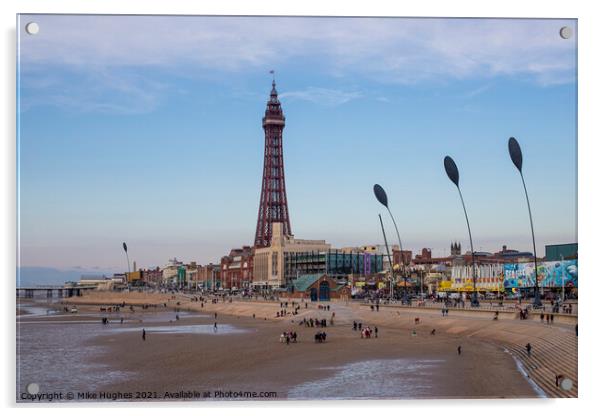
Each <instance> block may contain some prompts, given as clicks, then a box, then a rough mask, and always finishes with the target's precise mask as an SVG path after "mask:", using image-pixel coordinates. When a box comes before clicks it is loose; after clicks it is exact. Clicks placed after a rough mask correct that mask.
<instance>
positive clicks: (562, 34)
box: [560, 26, 573, 39]
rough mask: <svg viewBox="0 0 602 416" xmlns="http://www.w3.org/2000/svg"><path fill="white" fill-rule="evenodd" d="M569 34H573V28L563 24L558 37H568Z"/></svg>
mask: <svg viewBox="0 0 602 416" xmlns="http://www.w3.org/2000/svg"><path fill="white" fill-rule="evenodd" d="M571 36H573V29H571V28H570V27H569V26H563V27H561V28H560V37H561V38H562V39H569V38H570V37H571Z"/></svg>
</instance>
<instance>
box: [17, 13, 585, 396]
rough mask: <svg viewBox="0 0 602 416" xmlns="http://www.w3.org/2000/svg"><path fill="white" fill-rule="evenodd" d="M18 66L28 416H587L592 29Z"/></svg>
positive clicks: (108, 39) (507, 22) (81, 26)
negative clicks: (417, 411)
mask: <svg viewBox="0 0 602 416" xmlns="http://www.w3.org/2000/svg"><path fill="white" fill-rule="evenodd" d="M17 43H18V44H17V64H18V67H17V96H16V103H17V149H18V152H17V168H18V172H17V177H18V186H17V191H18V268H17V275H16V296H17V314H16V325H17V339H16V343H17V359H16V370H17V371H16V374H17V379H16V394H17V398H16V400H17V402H20V403H28V402H44V403H48V402H52V403H61V402H77V403H90V402H91V403H98V402H106V401H133V402H158V401H189V400H191V401H199V402H204V401H215V400H252V401H280V400H284V401H286V400H293V399H294V400H299V399H301V400H317V399H338V400H341V399H449V398H458V399H464V398H563V397H577V395H578V384H577V381H578V380H577V318H578V284H577V267H578V253H577V211H576V209H577V208H576V206H577V204H576V201H577V186H576V178H577V122H576V120H577V101H576V95H577V20H576V19H502V18H499V19H498V18H496V19H491V18H466V19H460V18H403V17H399V18H392V17H389V18H365V17H354V18H350V17H348V18H337V17H294V16H263V17H249V16H248V17H244V16H181V15H180V16H175V15H174V16H159V15H157V16H150V15H140V16H134V15H45V14H22V15H19V16H17ZM535 270H537V273H535ZM491 380H495V382H491Z"/></svg>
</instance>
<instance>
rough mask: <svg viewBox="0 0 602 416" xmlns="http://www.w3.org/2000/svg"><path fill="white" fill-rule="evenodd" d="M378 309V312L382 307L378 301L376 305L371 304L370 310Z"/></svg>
mask: <svg viewBox="0 0 602 416" xmlns="http://www.w3.org/2000/svg"><path fill="white" fill-rule="evenodd" d="M375 309H376V312H378V310H379V309H380V305H379V304H378V303H377V304H376V306H375V305H370V310H371V311H372V312H374V310H375Z"/></svg>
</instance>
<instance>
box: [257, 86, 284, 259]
mask: <svg viewBox="0 0 602 416" xmlns="http://www.w3.org/2000/svg"><path fill="white" fill-rule="evenodd" d="M263 130H264V132H265V150H264V158H263V179H262V181H261V199H260V201H259V214H258V215H257V229H256V231H255V247H268V246H269V245H270V243H271V241H272V224H273V223H275V222H280V223H282V224H283V230H284V234H285V235H291V222H290V219H289V216H288V204H287V201H286V186H285V184H284V161H283V157H282V131H283V130H284V114H283V113H282V108H281V106H280V101H279V100H278V92H276V81H275V80H273V81H272V92H271V93H270V100H269V101H268V103H267V108H266V110H265V116H264V117H263Z"/></svg>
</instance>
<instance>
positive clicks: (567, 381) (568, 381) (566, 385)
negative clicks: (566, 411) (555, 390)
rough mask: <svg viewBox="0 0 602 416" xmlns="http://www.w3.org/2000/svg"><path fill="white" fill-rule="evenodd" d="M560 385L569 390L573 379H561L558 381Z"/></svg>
mask: <svg viewBox="0 0 602 416" xmlns="http://www.w3.org/2000/svg"><path fill="white" fill-rule="evenodd" d="M560 387H561V388H562V390H566V391H569V390H570V389H572V388H573V380H571V379H570V378H565V379H563V380H562V382H561V383H560Z"/></svg>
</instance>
